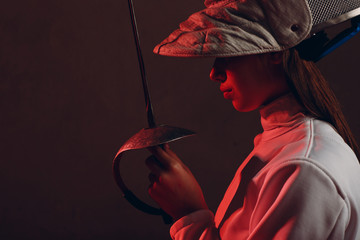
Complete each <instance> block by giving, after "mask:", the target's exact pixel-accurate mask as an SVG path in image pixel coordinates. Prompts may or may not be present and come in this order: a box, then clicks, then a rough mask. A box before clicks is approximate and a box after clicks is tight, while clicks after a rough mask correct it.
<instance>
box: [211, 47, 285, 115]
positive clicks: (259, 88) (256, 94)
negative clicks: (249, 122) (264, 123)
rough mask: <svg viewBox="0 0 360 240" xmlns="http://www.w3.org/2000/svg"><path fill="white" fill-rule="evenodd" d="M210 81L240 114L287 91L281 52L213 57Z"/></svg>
mask: <svg viewBox="0 0 360 240" xmlns="http://www.w3.org/2000/svg"><path fill="white" fill-rule="evenodd" d="M210 79H211V80H214V81H216V82H219V83H220V90H221V91H222V92H223V93H224V98H226V99H229V100H231V101H232V104H233V106H234V108H235V109H236V110H238V111H240V112H249V111H252V110H255V109H257V108H258V107H260V106H261V105H264V104H266V103H268V102H270V101H272V100H273V99H275V98H277V97H279V96H281V95H283V94H285V93H287V92H289V88H288V85H287V82H286V77H285V73H284V71H283V69H282V64H281V53H274V54H261V55H249V56H241V57H226V58H216V60H215V62H214V65H213V68H212V70H211V73H210Z"/></svg>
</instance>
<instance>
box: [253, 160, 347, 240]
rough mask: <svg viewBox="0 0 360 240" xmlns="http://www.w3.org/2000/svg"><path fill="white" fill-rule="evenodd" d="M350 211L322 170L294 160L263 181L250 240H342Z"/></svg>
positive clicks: (309, 163)
mask: <svg viewBox="0 0 360 240" xmlns="http://www.w3.org/2000/svg"><path fill="white" fill-rule="evenodd" d="M347 211H348V208H347V205H346V201H345V196H344V195H343V194H342V192H341V189H339V188H338V186H337V185H336V183H335V182H334V181H333V180H332V179H331V177H330V176H329V175H328V174H327V173H326V172H325V171H323V170H322V169H321V167H319V166H317V165H315V164H314V163H311V162H309V161H307V160H306V159H301V160H291V161H288V162H284V163H282V164H281V165H279V166H277V167H276V168H275V169H271V170H270V171H269V172H268V173H267V174H266V176H265V177H264V178H263V183H262V187H261V188H260V190H259V195H258V200H257V203H256V205H255V208H254V210H253V213H252V217H251V221H250V225H249V239H253V240H255V239H292V240H296V239H313V240H316V239H343V238H344V236H343V234H344V233H345V230H346V222H347V216H348V215H349V214H348V212H347Z"/></svg>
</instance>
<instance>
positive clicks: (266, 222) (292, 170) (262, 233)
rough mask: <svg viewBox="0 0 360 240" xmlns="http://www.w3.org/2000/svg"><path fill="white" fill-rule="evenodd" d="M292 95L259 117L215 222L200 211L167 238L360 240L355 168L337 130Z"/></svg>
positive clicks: (358, 169)
mask: <svg viewBox="0 0 360 240" xmlns="http://www.w3.org/2000/svg"><path fill="white" fill-rule="evenodd" d="M302 111H303V109H302V108H301V107H300V106H299V104H298V103H297V102H296V100H295V98H294V97H293V96H292V95H291V94H290V95H286V96H284V97H282V98H280V99H277V100H276V101H274V102H272V103H270V104H269V105H267V106H265V107H262V108H261V109H260V114H261V124H262V127H263V129H264V131H263V133H261V134H259V135H258V136H256V138H255V140H254V149H253V151H252V152H251V153H250V155H249V156H248V157H247V158H246V160H245V161H244V162H243V163H242V165H241V166H240V167H239V169H238V170H237V172H236V174H235V177H234V179H233V180H232V182H231V184H230V186H229V188H228V189H227V191H226V193H225V196H224V198H223V200H222V202H221V203H220V205H219V207H218V210H217V212H216V215H215V216H214V215H213V213H212V212H211V211H210V210H200V211H196V212H194V213H191V214H189V215H187V216H184V217H183V218H181V219H179V220H178V221H176V222H175V223H174V224H173V225H172V227H171V229H170V235H171V237H172V238H173V239H176V240H180V239H181V240H182V239H184V240H185V239H186V240H191V239H203V240H205V239H206V240H210V239H223V240H240V239H259V240H265V239H291V240H296V239H302V240H303V239H311V240H317V239H334V240H340V239H354V240H356V239H357V240H359V239H360V165H359V162H358V160H357V158H356V156H355V154H354V153H353V151H352V150H351V149H350V147H349V146H348V145H347V144H346V143H345V142H344V141H343V139H342V138H341V137H340V135H339V134H338V133H337V132H336V130H335V129H334V128H333V127H332V126H331V125H330V124H328V123H326V122H324V121H320V120H316V119H314V118H311V117H308V116H305V115H304V114H303V113H302Z"/></svg>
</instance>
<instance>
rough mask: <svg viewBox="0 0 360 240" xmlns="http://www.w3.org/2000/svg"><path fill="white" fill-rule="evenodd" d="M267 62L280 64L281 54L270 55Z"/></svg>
mask: <svg viewBox="0 0 360 240" xmlns="http://www.w3.org/2000/svg"><path fill="white" fill-rule="evenodd" d="M269 60H270V63H272V64H280V63H282V61H283V53H282V52H273V53H270V56H269Z"/></svg>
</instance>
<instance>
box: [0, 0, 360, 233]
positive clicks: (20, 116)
mask: <svg viewBox="0 0 360 240" xmlns="http://www.w3.org/2000/svg"><path fill="white" fill-rule="evenodd" d="M202 4H203V3H202V1H201V0H198V1H195V2H194V1H193V0H183V1H165V0H157V1H146V0H136V1H135V7H136V13H137V17H138V25H139V31H140V35H141V41H142V47H143V53H144V59H145V63H146V67H147V73H148V78H149V82H150V83H149V84H150V91H151V93H152V97H153V102H154V109H155V113H156V116H157V119H158V122H160V123H167V124H171V125H175V126H181V127H185V128H189V129H193V130H195V131H197V132H198V135H197V136H195V137H192V138H188V139H186V140H182V141H179V142H176V143H174V144H172V147H173V148H174V149H175V150H176V151H177V152H178V154H179V155H180V156H181V158H182V159H183V160H184V162H185V163H186V164H188V165H189V167H190V168H191V169H192V170H193V172H194V174H195V176H196V177H197V179H198V181H199V182H200V184H201V185H202V186H203V190H204V194H205V196H206V198H207V200H208V204H209V206H210V208H212V209H214V210H215V209H216V206H217V205H218V203H219V201H220V200H221V197H222V195H223V193H224V191H225V189H226V186H227V184H228V183H229V181H230V180H231V178H232V176H233V174H234V172H235V169H236V167H237V166H238V165H239V164H240V162H241V160H242V159H243V158H244V157H245V156H246V154H247V153H248V152H249V151H250V150H251V147H252V139H253V137H254V136H255V134H256V133H257V132H259V131H260V126H259V121H258V120H259V116H258V113H257V112H252V113H237V112H236V111H235V110H233V109H232V106H231V104H230V103H229V102H228V101H226V100H224V99H223V98H222V95H221V93H220V91H219V90H218V86H217V84H216V83H212V82H211V81H210V80H209V79H208V74H209V71H210V69H211V64H212V61H213V59H177V58H167V57H160V56H156V55H154V54H152V48H153V46H154V45H155V44H156V43H158V42H159V41H161V40H162V39H163V38H164V37H166V36H167V34H168V33H170V31H171V30H173V29H175V28H176V27H177V24H178V23H179V22H180V21H182V20H184V19H185V18H186V17H187V16H188V15H189V14H190V13H192V12H194V11H196V10H199V9H201V8H202V7H203V5H202ZM130 31H131V29H130V21H129V14H128V9H127V1H125V0H123V1H115V0H77V1H68V0H32V1H25V0H12V1H1V5H0V90H1V94H0V99H1V100H0V109H1V116H0V126H1V131H0V138H1V145H0V146H1V154H2V155H1V158H0V239H169V235H168V228H169V227H168V226H165V225H164V224H163V223H162V220H161V218H159V217H153V216H148V215H146V214H144V213H142V212H139V211H138V210H136V209H134V208H132V207H131V206H130V205H129V204H128V203H127V202H126V201H125V200H124V199H123V198H122V197H121V193H120V191H119V190H118V189H117V187H116V185H115V183H114V181H113V178H112V174H111V164H112V158H113V156H114V155H115V153H116V151H117V149H118V148H119V147H120V146H121V145H122V144H123V143H124V141H126V139H127V138H128V137H130V136H132V135H133V134H134V133H136V132H137V131H139V130H140V129H141V128H143V127H145V126H146V120H145V113H144V100H143V97H142V90H141V85H140V75H139V72H138V65H137V60H136V53H135V47H134V44H133V38H132V34H131V32H130ZM359 43H360V36H356V37H355V38H353V39H352V40H350V41H349V42H348V43H347V44H346V45H345V46H342V47H341V48H340V49H339V50H337V51H336V52H335V53H332V54H331V55H330V56H328V57H327V58H326V59H324V60H322V61H321V62H320V63H319V66H320V68H321V69H322V70H323V72H324V74H325V76H326V77H327V78H328V80H329V81H330V83H331V85H332V86H333V88H334V89H335V91H336V93H337V95H338V97H339V99H340V101H341V103H342V105H343V108H344V112H345V115H346V116H347V118H348V120H349V122H350V125H351V127H352V129H353V131H354V133H355V135H356V137H357V138H358V139H359V137H360V125H359V120H360V114H359V107H358V105H359V90H358V89H359V82H358V80H359V78H358V70H359V60H360V56H359V49H360V46H359ZM146 156H147V153H146V152H141V151H138V152H136V153H131V154H128V155H127V156H126V161H125V160H124V164H123V169H124V171H125V173H124V178H125V179H126V182H127V183H128V184H129V186H131V188H132V189H134V192H135V193H136V194H138V195H139V196H140V197H141V198H143V199H144V200H146V201H148V202H149V203H152V202H151V200H150V199H149V198H148V197H147V193H146V189H147V170H146V168H145V167H144V164H143V159H144V158H145V157H146ZM125 169H126V170H125ZM152 204H154V203H152Z"/></svg>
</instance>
